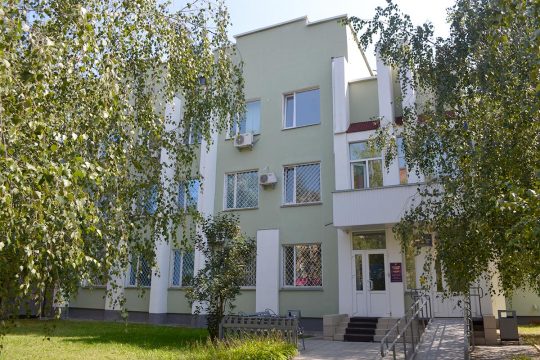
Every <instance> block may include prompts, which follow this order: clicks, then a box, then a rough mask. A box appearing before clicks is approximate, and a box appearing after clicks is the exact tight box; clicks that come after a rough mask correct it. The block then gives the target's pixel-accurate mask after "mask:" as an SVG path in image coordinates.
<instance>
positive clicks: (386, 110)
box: [377, 53, 399, 186]
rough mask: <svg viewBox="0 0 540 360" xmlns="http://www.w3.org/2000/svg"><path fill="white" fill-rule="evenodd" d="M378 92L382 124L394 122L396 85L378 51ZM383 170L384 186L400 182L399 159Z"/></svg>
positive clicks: (390, 71) (389, 69)
mask: <svg viewBox="0 0 540 360" xmlns="http://www.w3.org/2000/svg"><path fill="white" fill-rule="evenodd" d="M377 94H378V98H379V117H380V118H381V126H385V125H389V124H392V123H393V122H394V87H393V80H392V69H391V68H390V67H389V66H386V65H385V64H384V63H383V61H382V59H381V58H380V56H379V54H378V53H377ZM383 156H384V153H383ZM383 171H384V173H383V185H384V186H390V185H397V184H399V168H398V165H397V160H396V161H394V162H393V163H392V164H391V165H390V167H389V168H388V169H386V170H383Z"/></svg>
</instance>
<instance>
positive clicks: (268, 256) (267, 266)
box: [255, 229, 280, 314]
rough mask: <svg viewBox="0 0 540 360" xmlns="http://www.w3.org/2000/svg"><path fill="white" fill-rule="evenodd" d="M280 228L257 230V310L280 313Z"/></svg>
mask: <svg viewBox="0 0 540 360" xmlns="http://www.w3.org/2000/svg"><path fill="white" fill-rule="evenodd" d="M279 264H280V261H279V230H278V229H270V230H259V231H257V286H256V293H255V311H264V310H265V309H272V310H273V311H274V312H275V313H276V314H277V313H279V284H280V281H279Z"/></svg>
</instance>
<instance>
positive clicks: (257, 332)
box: [219, 315, 298, 345]
mask: <svg viewBox="0 0 540 360" xmlns="http://www.w3.org/2000/svg"><path fill="white" fill-rule="evenodd" d="M273 334H279V335H280V336H282V337H283V338H284V339H285V341H287V342H288V343H291V344H295V345H297V344H298V319H297V318H295V317H282V316H277V315H271V316H264V315H255V316H243V315H226V316H224V317H223V320H222V321H221V323H220V324H219V337H220V339H224V338H226V337H243V336H246V335H247V336H271V335H273Z"/></svg>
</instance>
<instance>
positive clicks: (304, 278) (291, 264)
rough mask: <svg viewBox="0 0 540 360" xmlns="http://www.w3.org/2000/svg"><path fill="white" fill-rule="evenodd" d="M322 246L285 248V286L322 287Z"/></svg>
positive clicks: (289, 246)
mask: <svg viewBox="0 0 540 360" xmlns="http://www.w3.org/2000/svg"><path fill="white" fill-rule="evenodd" d="M321 258H322V256H321V245H320V244H310V245H287V246H284V247H283V285H284V286H293V287H303V286H322V259H321Z"/></svg>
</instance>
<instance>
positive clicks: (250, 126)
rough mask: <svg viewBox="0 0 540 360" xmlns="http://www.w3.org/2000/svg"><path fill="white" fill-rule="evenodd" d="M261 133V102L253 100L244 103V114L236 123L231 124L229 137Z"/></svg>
mask: <svg viewBox="0 0 540 360" xmlns="http://www.w3.org/2000/svg"><path fill="white" fill-rule="evenodd" d="M260 132H261V101H260V100H255V101H250V102H248V103H246V113H245V114H244V116H243V117H241V118H240V119H239V120H238V122H235V123H234V124H232V126H231V129H230V130H229V137H233V136H235V135H237V134H245V133H252V134H260Z"/></svg>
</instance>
